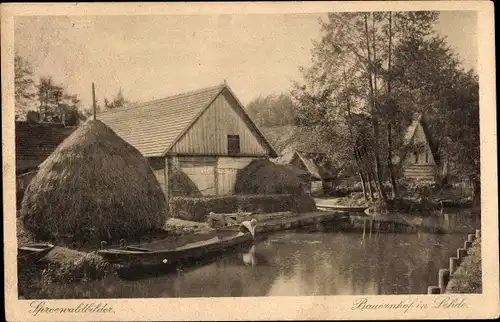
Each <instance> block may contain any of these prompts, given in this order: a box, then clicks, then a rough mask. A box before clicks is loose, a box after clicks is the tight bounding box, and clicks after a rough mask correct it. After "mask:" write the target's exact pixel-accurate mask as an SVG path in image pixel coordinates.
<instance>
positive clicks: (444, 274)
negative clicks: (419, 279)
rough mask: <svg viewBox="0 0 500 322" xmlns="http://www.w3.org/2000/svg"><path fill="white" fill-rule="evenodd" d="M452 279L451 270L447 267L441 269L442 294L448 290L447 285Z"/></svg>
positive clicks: (440, 286) (440, 285) (440, 287)
mask: <svg viewBox="0 0 500 322" xmlns="http://www.w3.org/2000/svg"><path fill="white" fill-rule="evenodd" d="M449 281H450V271H449V270H447V269H446V268H442V269H440V270H439V289H440V290H441V294H444V293H445V291H446V286H447V285H448V282H449Z"/></svg>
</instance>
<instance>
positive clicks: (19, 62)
mask: <svg viewBox="0 0 500 322" xmlns="http://www.w3.org/2000/svg"><path fill="white" fill-rule="evenodd" d="M14 92H15V112H16V120H17V119H22V118H24V117H25V116H26V112H27V110H29V109H30V108H31V107H32V105H33V102H34V100H35V98H36V86H35V80H34V75H33V69H32V67H31V64H30V63H29V62H28V61H27V60H26V59H24V58H23V57H21V56H19V55H15V57H14Z"/></svg>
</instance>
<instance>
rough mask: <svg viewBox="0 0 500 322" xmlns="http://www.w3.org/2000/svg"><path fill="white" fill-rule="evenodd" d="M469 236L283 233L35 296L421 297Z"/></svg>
mask: <svg viewBox="0 0 500 322" xmlns="http://www.w3.org/2000/svg"><path fill="white" fill-rule="evenodd" d="M464 238H465V236H464V235H463V234H447V235H435V234H427V233H422V232H421V233H420V234H402V233H401V234H397V233H380V234H377V233H373V235H372V237H371V238H370V237H369V236H368V235H367V236H365V238H364V239H363V237H362V233H328V232H322V233H299V232H283V233H278V234H274V235H271V236H269V237H268V238H267V239H266V240H264V241H260V242H258V243H257V244H256V245H255V246H252V247H251V248H249V249H247V250H243V251H240V252H235V253H232V254H226V255H223V256H221V257H219V258H217V260H215V261H214V262H212V263H208V264H206V265H204V266H201V267H193V268H190V269H186V270H183V271H178V272H176V273H173V274H170V275H165V276H159V277H152V278H147V279H142V280H137V281H125V280H121V279H120V278H119V277H118V276H111V277H109V278H106V279H105V280H102V281H95V282H89V283H82V284H73V285H51V286H50V287H49V288H46V289H44V291H43V292H39V293H37V294H36V295H32V296H31V297H38V298H134V297H149V298H151V297H153V298H155V297H156V298H157V297H207V296H208V297H210V296H212V297H215V296H281V295H286V296H294V295H376V294H421V293H425V292H426V288H427V286H429V285H437V277H438V276H437V274H438V270H439V268H444V267H446V266H447V265H448V258H449V257H450V256H452V255H453V254H454V253H455V251H456V249H457V248H458V247H460V246H461V245H462V243H463V240H464Z"/></svg>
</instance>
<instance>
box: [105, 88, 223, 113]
mask: <svg viewBox="0 0 500 322" xmlns="http://www.w3.org/2000/svg"><path fill="white" fill-rule="evenodd" d="M224 87H227V84H218V85H213V86H209V87H204V88H199V89H195V90H190V91H187V92H182V93H177V94H173V95H169V96H167V97H163V98H158V99H154V100H150V101H145V102H139V103H132V104H130V105H128V106H124V107H122V108H117V109H111V110H107V111H104V112H101V113H99V114H98V115H107V114H113V113H117V112H121V111H127V110H131V109H134V108H139V107H142V106H147V105H150V104H155V103H160V102H165V101H169V100H173V99H177V98H180V97H183V96H190V95H194V94H199V93H203V92H208V91H211V90H215V89H217V88H219V89H222V88H224Z"/></svg>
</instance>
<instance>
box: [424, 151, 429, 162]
mask: <svg viewBox="0 0 500 322" xmlns="http://www.w3.org/2000/svg"><path fill="white" fill-rule="evenodd" d="M425 163H429V152H425Z"/></svg>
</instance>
